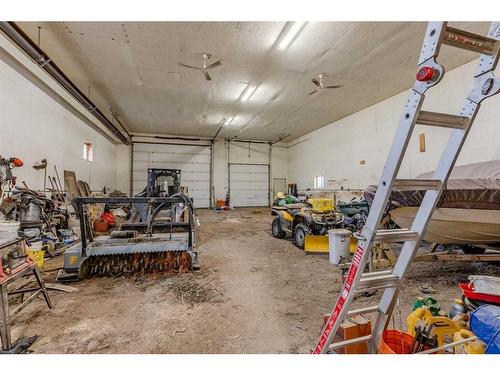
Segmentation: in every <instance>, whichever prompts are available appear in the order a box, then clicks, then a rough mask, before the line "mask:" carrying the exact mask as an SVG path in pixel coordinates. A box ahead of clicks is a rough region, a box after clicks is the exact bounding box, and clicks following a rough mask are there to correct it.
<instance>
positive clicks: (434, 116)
mask: <svg viewBox="0 0 500 375" xmlns="http://www.w3.org/2000/svg"><path fill="white" fill-rule="evenodd" d="M469 121H470V120H469V118H468V117H464V116H457V115H450V114H448V113H439V112H429V111H420V112H419V114H418V117H417V124H421V125H430V126H439V127H442V128H453V129H465V128H466V127H467V125H468V124H469Z"/></svg>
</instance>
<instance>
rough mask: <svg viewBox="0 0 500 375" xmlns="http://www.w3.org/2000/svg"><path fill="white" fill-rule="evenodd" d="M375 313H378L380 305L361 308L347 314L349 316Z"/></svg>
mask: <svg viewBox="0 0 500 375" xmlns="http://www.w3.org/2000/svg"><path fill="white" fill-rule="evenodd" d="M375 311H378V305H377V306H368V307H361V308H359V309H354V310H349V311H348V312H347V316H354V315H362V314H369V313H372V312H375Z"/></svg>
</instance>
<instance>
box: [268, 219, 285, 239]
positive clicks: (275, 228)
mask: <svg viewBox="0 0 500 375" xmlns="http://www.w3.org/2000/svg"><path fill="white" fill-rule="evenodd" d="M271 230H272V232H273V237H275V238H285V235H286V233H285V232H284V231H283V230H282V229H281V220H280V218H279V217H277V218H275V219H274V220H273V223H272V225H271Z"/></svg>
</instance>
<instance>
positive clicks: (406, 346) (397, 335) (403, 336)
mask: <svg viewBox="0 0 500 375" xmlns="http://www.w3.org/2000/svg"><path fill="white" fill-rule="evenodd" d="M413 339H414V337H413V336H412V335H410V334H408V333H406V332H403V331H399V330H391V329H389V330H385V331H384V332H383V333H382V339H381V340H380V345H379V348H378V352H379V354H410V348H411V344H412V343H413Z"/></svg>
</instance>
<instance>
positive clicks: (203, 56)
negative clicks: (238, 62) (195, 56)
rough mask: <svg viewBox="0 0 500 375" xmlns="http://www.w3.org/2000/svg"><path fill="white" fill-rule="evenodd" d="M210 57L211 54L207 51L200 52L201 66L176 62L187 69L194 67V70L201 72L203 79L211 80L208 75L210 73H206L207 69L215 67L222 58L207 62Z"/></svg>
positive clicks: (219, 63)
mask: <svg viewBox="0 0 500 375" xmlns="http://www.w3.org/2000/svg"><path fill="white" fill-rule="evenodd" d="M211 58H212V55H211V54H209V53H202V54H201V60H202V63H203V64H202V67H201V68H200V67H198V66H191V65H186V64H183V63H180V62H178V63H177V64H178V65H179V66H183V67H184V68H188V69H194V70H201V72H202V73H203V75H204V76H205V79H206V80H207V81H211V80H212V77H210V74H208V71H209V70H210V69H212V68H215V67H217V66H219V65H221V64H222V59H220V60H217V61H215V62H213V63H210V64H209V63H208V61H209V60H210V59H211Z"/></svg>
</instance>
